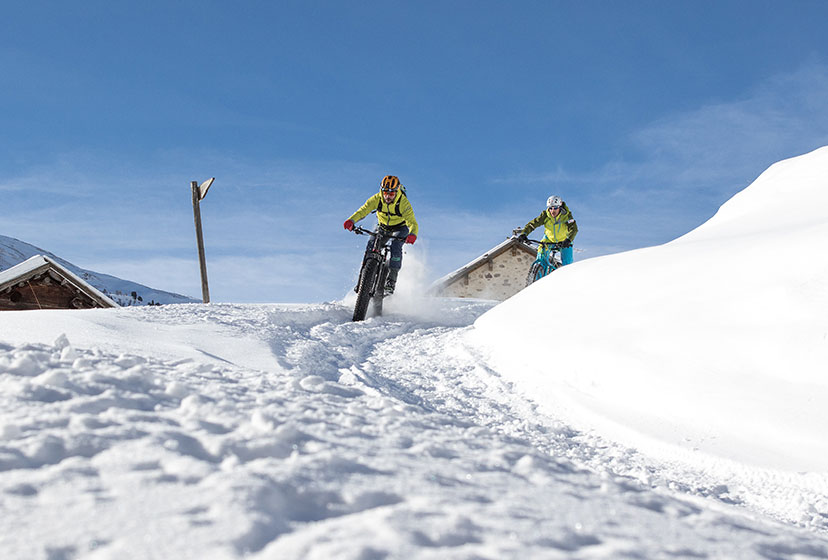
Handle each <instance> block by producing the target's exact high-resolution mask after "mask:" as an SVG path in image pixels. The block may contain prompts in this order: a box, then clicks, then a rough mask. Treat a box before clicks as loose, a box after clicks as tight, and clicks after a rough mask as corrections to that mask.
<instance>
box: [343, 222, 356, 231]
mask: <svg viewBox="0 0 828 560" xmlns="http://www.w3.org/2000/svg"><path fill="white" fill-rule="evenodd" d="M342 225H343V226H344V227H345V229H347V230H348V231H354V222H353V221H352V220H345V223H344V224H342Z"/></svg>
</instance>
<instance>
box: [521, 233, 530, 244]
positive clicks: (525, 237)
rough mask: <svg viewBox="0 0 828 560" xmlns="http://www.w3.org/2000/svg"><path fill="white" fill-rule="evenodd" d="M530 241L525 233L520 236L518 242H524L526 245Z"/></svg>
mask: <svg viewBox="0 0 828 560" xmlns="http://www.w3.org/2000/svg"><path fill="white" fill-rule="evenodd" d="M528 240H529V237H528V236H527V235H526V234H525V233H521V234H520V235H518V241H522V242H524V243H526V242H527V241H528Z"/></svg>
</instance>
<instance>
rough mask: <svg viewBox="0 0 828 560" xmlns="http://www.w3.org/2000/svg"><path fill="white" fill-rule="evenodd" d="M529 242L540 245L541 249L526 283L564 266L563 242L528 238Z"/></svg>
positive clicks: (530, 268)
mask: <svg viewBox="0 0 828 560" xmlns="http://www.w3.org/2000/svg"><path fill="white" fill-rule="evenodd" d="M526 241H527V242H529V243H532V244H535V245H538V246H539V247H540V250H539V251H538V256H537V257H536V258H535V260H534V262H533V263H532V265H531V266H530V267H529V274H528V276H527V277H526V285H527V286H528V285H529V284H532V283H533V282H536V281H538V280H540V279H541V278H543V277H544V276H547V275H548V274H549V273H551V272H554V271H555V270H557V269H559V268H560V267H561V266H563V264H562V262H561V244H560V243H553V242H549V241H537V240H535V239H527V240H526Z"/></svg>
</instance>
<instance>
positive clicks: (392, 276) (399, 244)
mask: <svg viewBox="0 0 828 560" xmlns="http://www.w3.org/2000/svg"><path fill="white" fill-rule="evenodd" d="M395 235H397V236H398V237H401V238H402V239H394V240H393V241H392V242H391V260H390V261H388V279H387V280H386V281H385V293H386V295H388V294H393V293H394V289H395V288H396V287H397V275H398V274H399V273H400V269H401V268H402V256H403V243H405V237H406V236H407V235H408V227H406V226H402V227H401V228H399V229H398V230H397V231H396V232H395Z"/></svg>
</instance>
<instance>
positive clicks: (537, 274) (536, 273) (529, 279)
mask: <svg viewBox="0 0 828 560" xmlns="http://www.w3.org/2000/svg"><path fill="white" fill-rule="evenodd" d="M543 276H544V274H543V265H542V264H541V263H539V262H536V263H532V266H531V268H530V269H529V274H527V275H526V285H527V286H528V285H530V284H532V283H533V282H537V281H538V280H540V279H541V278H543Z"/></svg>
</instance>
